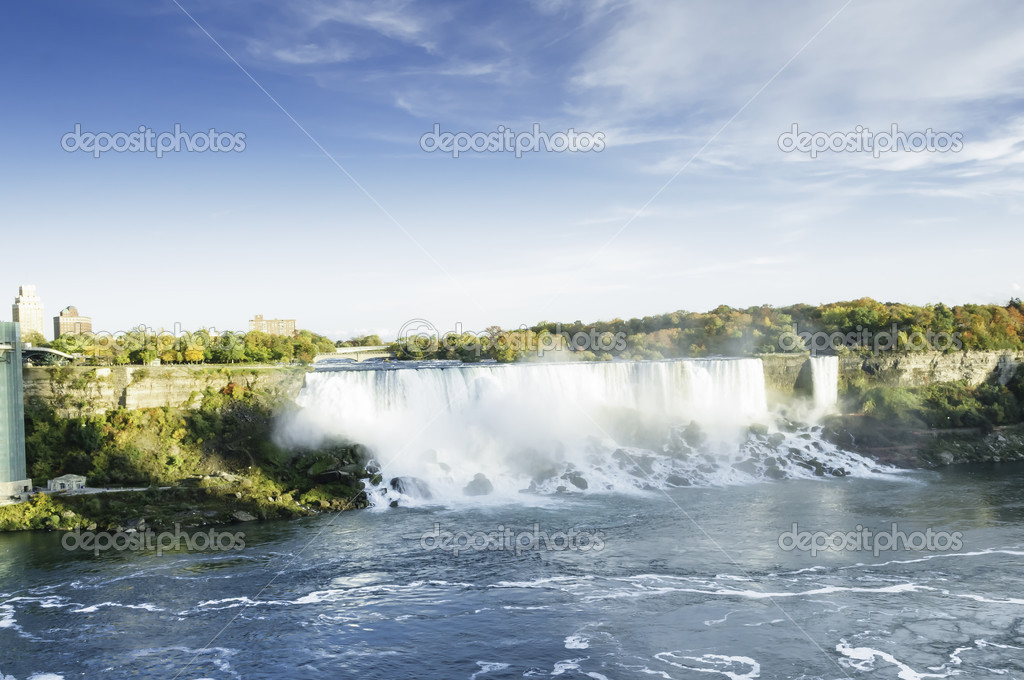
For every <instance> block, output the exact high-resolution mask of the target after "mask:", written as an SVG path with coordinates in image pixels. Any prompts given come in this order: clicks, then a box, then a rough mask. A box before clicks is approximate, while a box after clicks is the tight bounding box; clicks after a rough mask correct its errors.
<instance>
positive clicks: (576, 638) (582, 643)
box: [565, 635, 590, 649]
mask: <svg viewBox="0 0 1024 680" xmlns="http://www.w3.org/2000/svg"><path fill="white" fill-rule="evenodd" d="M588 647H590V640H588V639H587V638H586V637H584V636H582V635H570V636H568V637H567V638H565V648H566V649H586V648H588Z"/></svg>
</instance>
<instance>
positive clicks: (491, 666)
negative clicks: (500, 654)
mask: <svg viewBox="0 0 1024 680" xmlns="http://www.w3.org/2000/svg"><path fill="white" fill-rule="evenodd" d="M476 665H477V666H479V667H480V670H478V671H477V672H476V673H473V675H471V676H469V680H476V678H477V676H480V675H484V674H486V673H492V672H494V671H503V670H505V669H506V668H508V664H507V663H501V662H497V661H477V662H476Z"/></svg>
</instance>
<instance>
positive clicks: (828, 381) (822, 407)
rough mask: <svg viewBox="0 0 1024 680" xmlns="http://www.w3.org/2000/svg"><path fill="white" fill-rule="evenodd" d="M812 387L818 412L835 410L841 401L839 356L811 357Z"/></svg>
mask: <svg viewBox="0 0 1024 680" xmlns="http://www.w3.org/2000/svg"><path fill="white" fill-rule="evenodd" d="M811 389H812V396H813V398H814V408H815V410H816V411H817V412H818V413H829V412H831V411H834V410H835V408H836V404H837V403H838V402H839V357H811Z"/></svg>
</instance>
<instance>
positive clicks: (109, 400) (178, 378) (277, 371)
mask: <svg viewBox="0 0 1024 680" xmlns="http://www.w3.org/2000/svg"><path fill="white" fill-rule="evenodd" d="M761 361H762V362H763V364H764V378H765V386H766V388H767V390H768V393H769V400H770V401H773V402H777V401H779V400H783V399H786V398H788V397H790V396H792V395H794V394H795V395H801V394H804V395H810V392H811V382H810V361H809V359H808V356H807V355H806V354H763V355H761ZM1021 363H1024V353H1020V352H1010V351H997V352H957V353H951V354H942V353H940V352H917V353H912V354H900V353H896V352H883V353H880V354H879V355H877V356H874V355H870V354H867V355H861V354H856V355H855V354H847V355H844V356H841V357H840V358H839V386H840V390H842V389H843V388H844V386H845V385H847V384H849V383H850V382H851V381H857V380H861V379H863V378H867V379H868V380H869V381H870V382H872V383H876V384H879V385H888V386H892V387H920V386H923V385H927V384H930V383H934V382H951V381H956V380H966V381H967V382H968V383H970V384H971V385H978V384H980V383H983V382H985V381H988V380H994V381H997V382H999V383H1000V384H1006V383H1007V382H1008V381H1009V380H1010V379H1011V378H1012V377H1013V376H1014V373H1015V371H1016V370H1017V367H1018V366H1020V365H1021ZM307 370H309V369H308V368H307V367H303V366H281V367H237V368H236V367H227V366H218V367H210V366H116V367H108V368H103V367H101V368H90V367H84V366H70V367H26V368H25V369H24V374H23V375H24V385H25V398H26V400H31V399H32V398H41V399H44V400H46V401H47V402H48V403H49V404H50V405H51V406H53V407H54V408H55V409H57V410H58V411H59V412H61V413H63V414H64V415H71V416H76V415H85V414H92V413H104V412H106V411H108V410H110V409H114V408H118V407H123V408H129V409H140V408H160V407H163V406H183V407H186V408H194V407H196V406H198V403H199V399H200V397H201V395H202V393H203V392H204V391H205V390H206V388H208V387H209V388H212V389H214V390H221V389H223V388H224V387H226V386H227V385H228V384H230V383H235V384H238V385H245V386H249V387H259V388H264V389H271V390H275V391H278V392H279V393H280V394H281V395H282V396H285V397H288V398H294V397H295V396H297V395H298V393H299V390H300V389H302V385H303V383H304V379H305V375H306V371H307Z"/></svg>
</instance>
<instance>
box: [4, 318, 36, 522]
mask: <svg viewBox="0 0 1024 680" xmlns="http://www.w3.org/2000/svg"><path fill="white" fill-rule="evenodd" d="M26 467H27V466H26V462H25V393H24V389H23V385H22V377H21V330H20V329H19V328H18V324H16V323H8V322H6V321H0V503H2V502H4V501H6V500H7V499H9V498H12V497H15V496H17V497H19V498H24V497H25V496H24V494H27V493H29V492H31V491H32V480H31V479H27V476H28V475H27V473H26Z"/></svg>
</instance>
